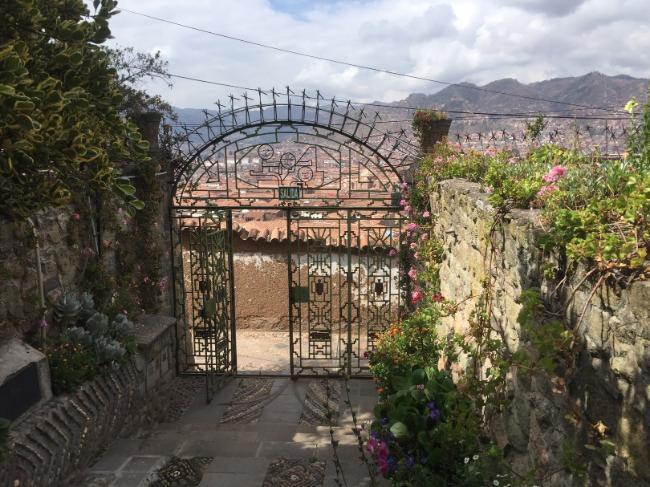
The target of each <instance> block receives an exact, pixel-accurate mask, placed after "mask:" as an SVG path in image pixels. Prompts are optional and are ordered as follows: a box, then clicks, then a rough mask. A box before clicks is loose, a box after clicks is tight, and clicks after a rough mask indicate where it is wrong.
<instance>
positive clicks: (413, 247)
mask: <svg viewBox="0 0 650 487" xmlns="http://www.w3.org/2000/svg"><path fill="white" fill-rule="evenodd" d="M409 247H411V248H412V249H417V248H418V244H416V243H415V242H411V245H409Z"/></svg>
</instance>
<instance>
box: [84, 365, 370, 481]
mask: <svg viewBox="0 0 650 487" xmlns="http://www.w3.org/2000/svg"><path fill="white" fill-rule="evenodd" d="M177 383H179V384H180V386H179V387H178V394H177V395H176V396H175V398H176V399H175V400H174V402H173V404H171V406H170V412H169V414H168V418H167V422H164V423H159V424H157V425H156V426H155V427H153V429H151V430H150V431H147V432H145V433H140V434H139V435H137V436H136V437H132V438H125V439H119V440H116V441H115V442H113V443H111V444H110V445H109V447H108V448H107V449H106V451H105V452H104V453H103V454H102V455H101V456H100V457H99V458H98V459H97V461H96V462H95V464H94V465H93V466H92V467H91V468H90V469H89V470H88V471H86V472H85V474H84V475H83V476H82V480H81V483H80V484H79V486H82V485H83V486H84V487H104V486H110V487H144V486H152V487H163V486H164V487H168V486H179V487H180V486H183V487H189V486H201V487H229V486H237V487H249V486H250V487H275V486H282V487H284V486H292V487H320V486H328V487H329V486H336V485H338V484H337V482H336V477H337V476H336V468H335V463H334V461H333V454H332V453H333V452H332V447H331V441H330V427H329V421H330V420H329V419H328V418H329V417H331V418H332V419H331V421H332V424H333V425H334V428H333V430H334V435H335V439H336V440H337V441H338V442H339V447H338V449H337V451H338V457H339V459H340V462H341V465H342V467H343V472H344V475H345V480H346V483H347V485H348V486H349V487H353V486H362V485H369V478H368V471H367V468H366V467H365V465H364V464H363V463H362V462H361V461H360V460H359V450H358V446H357V439H356V437H355V435H354V434H353V432H352V427H353V423H352V417H351V413H350V410H349V408H348V407H347V406H346V405H345V399H346V397H347V394H346V391H345V385H344V383H343V381H340V380H333V379H330V380H325V379H308V378H301V379H298V380H291V379H288V378H284V377H282V378H280V377H278V378H262V377H238V378H234V379H230V380H229V381H228V382H227V384H226V385H225V386H224V387H223V388H222V389H221V390H220V391H219V392H218V393H217V394H216V395H215V397H214V399H213V400H212V402H211V403H210V404H206V403H205V397H204V391H203V390H202V387H201V386H202V382H201V379H200V378H186V379H185V378H183V379H179V380H178V381H177ZM349 388H350V399H351V403H352V406H353V408H354V409H355V411H357V413H358V421H359V423H361V422H363V421H367V420H369V419H370V418H371V411H372V408H373V406H374V405H375V403H376V400H377V396H376V393H375V389H374V386H373V383H372V382H371V381H370V380H351V381H350V382H349Z"/></svg>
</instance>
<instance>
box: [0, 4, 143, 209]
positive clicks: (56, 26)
mask: <svg viewBox="0 0 650 487" xmlns="http://www.w3.org/2000/svg"><path fill="white" fill-rule="evenodd" d="M94 5H95V8H96V10H95V12H94V15H92V16H90V15H89V11H88V9H87V7H86V6H85V4H84V2H83V1H82V0H9V1H5V2H2V7H0V11H1V12H2V19H3V31H2V35H1V36H0V121H1V122H0V140H2V151H0V213H2V214H4V215H5V216H7V217H9V218H10V219H12V220H23V219H25V218H26V217H28V216H30V215H32V214H33V213H34V212H36V211H39V210H41V209H44V208H47V207H51V206H57V205H61V204H66V203H68V202H69V201H70V199H71V196H72V195H73V194H75V193H77V192H87V191H89V190H95V191H107V192H109V193H112V194H115V195H117V196H119V197H120V198H121V199H123V200H124V201H125V202H127V203H128V204H130V205H134V206H138V203H137V201H136V200H135V198H134V197H133V191H132V186H131V185H130V184H128V183H127V182H126V181H125V180H123V179H121V178H120V172H119V170H118V169H117V168H116V167H115V162H116V161H122V160H131V161H141V160H144V159H145V158H146V155H147V148H148V144H147V142H146V141H145V140H143V139H142V137H141V136H140V134H139V132H138V130H137V127H136V126H135V125H134V124H132V123H130V122H127V121H125V120H124V119H123V117H122V116H121V114H120V111H119V108H120V105H121V103H122V99H123V97H122V95H121V93H120V90H119V88H118V86H117V83H116V73H115V70H114V69H113V68H112V67H111V66H110V58H109V56H108V54H107V53H106V51H105V50H103V49H102V48H101V44H102V43H104V42H105V41H106V40H107V39H108V38H109V36H110V30H109V28H108V21H109V19H110V18H111V17H112V16H113V15H114V14H115V13H116V10H115V8H116V5H117V4H116V2H115V1H114V0H97V1H95V2H94Z"/></svg>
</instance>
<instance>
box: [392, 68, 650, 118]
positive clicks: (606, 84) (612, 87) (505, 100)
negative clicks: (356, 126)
mask: <svg viewBox="0 0 650 487" xmlns="http://www.w3.org/2000/svg"><path fill="white" fill-rule="evenodd" d="M648 82H649V80H647V79H641V78H633V77H631V76H627V75H617V76H607V75H605V74H602V73H598V72H592V73H588V74H585V75H584V76H575V77H571V78H553V79H549V80H545V81H538V82H535V83H529V84H523V83H520V82H519V81H517V80H516V79H512V78H506V79H500V80H497V81H492V82H491V83H488V84H486V85H483V86H480V87H479V88H483V89H485V90H490V91H489V92H488V91H480V90H476V89H473V88H474V87H476V85H473V84H471V83H463V84H462V85H461V86H448V87H447V88H444V89H443V90H440V91H439V92H437V93H434V94H432V95H425V94H421V93H414V94H412V95H409V96H408V97H407V98H406V99H405V100H402V101H400V102H396V103H394V105H398V106H399V105H402V106H418V107H431V106H434V107H437V108H441V109H443V110H464V111H481V112H495V113H520V112H532V111H542V112H558V113H559V112H563V111H565V110H574V109H575V108H577V107H571V106H567V105H563V104H561V103H549V102H543V101H537V100H532V99H524V98H518V97H513V96H508V95H504V94H498V93H494V92H495V91H496V92H503V93H513V94H516V95H521V96H525V97H530V98H538V99H545V100H557V101H559V102H564V103H574V104H579V105H588V106H594V107H615V108H618V109H620V108H622V107H623V106H624V105H625V103H627V101H628V100H629V99H630V98H632V97H633V96H635V97H637V99H639V100H640V101H642V100H645V99H646V95H647V90H648ZM582 111H583V110H577V112H582ZM585 112H592V111H590V110H586V111H585ZM600 113H602V112H600ZM452 117H453V115H452Z"/></svg>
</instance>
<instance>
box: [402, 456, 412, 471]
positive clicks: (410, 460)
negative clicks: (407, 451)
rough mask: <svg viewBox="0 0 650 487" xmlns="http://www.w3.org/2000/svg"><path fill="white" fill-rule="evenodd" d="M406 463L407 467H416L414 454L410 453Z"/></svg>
mask: <svg viewBox="0 0 650 487" xmlns="http://www.w3.org/2000/svg"><path fill="white" fill-rule="evenodd" d="M404 463H405V465H406V468H408V469H411V468H413V467H415V458H413V455H408V456H407V457H406V460H405V461H404Z"/></svg>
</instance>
